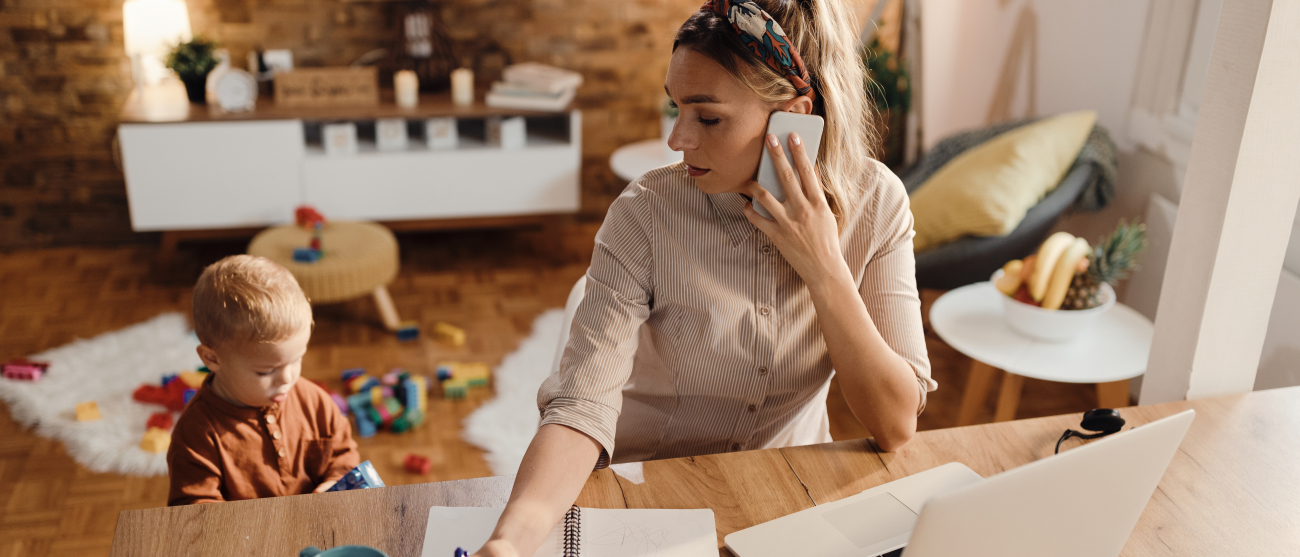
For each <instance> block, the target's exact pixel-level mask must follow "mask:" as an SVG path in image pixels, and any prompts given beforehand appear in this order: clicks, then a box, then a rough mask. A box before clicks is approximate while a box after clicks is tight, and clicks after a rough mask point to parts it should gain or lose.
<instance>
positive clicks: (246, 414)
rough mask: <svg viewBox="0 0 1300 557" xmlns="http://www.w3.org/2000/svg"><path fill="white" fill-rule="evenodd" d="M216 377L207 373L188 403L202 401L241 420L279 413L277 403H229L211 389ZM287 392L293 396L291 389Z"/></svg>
mask: <svg viewBox="0 0 1300 557" xmlns="http://www.w3.org/2000/svg"><path fill="white" fill-rule="evenodd" d="M216 377H217V373H216V372H212V373H209V374H208V376H207V377H205V378H204V379H203V386H202V387H200V388H199V390H198V392H196V393H194V398H192V399H190V404H194V403H196V402H200V401H202V402H201V403H202V404H207V405H209V406H211V407H213V408H215V409H217V410H219V411H221V412H222V413H224V414H227V415H230V416H233V417H235V418H238V419H241V420H252V421H257V420H258V419H259V418H261V417H262V416H263V415H266V414H275V415H279V414H280V405H279V404H272V405H270V406H261V407H253V406H237V405H235V404H231V403H230V401H228V400H226V399H224V398H221V395H219V394H217V392H216V391H215V390H213V388H212V381H213V380H215V379H216ZM289 392H290V395H289V396H293V394H292V393H293V390H290V391H289Z"/></svg>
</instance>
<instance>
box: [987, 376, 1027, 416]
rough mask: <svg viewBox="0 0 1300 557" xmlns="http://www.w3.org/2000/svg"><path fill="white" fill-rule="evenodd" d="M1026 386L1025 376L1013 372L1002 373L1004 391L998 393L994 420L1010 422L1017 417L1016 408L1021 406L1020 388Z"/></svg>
mask: <svg viewBox="0 0 1300 557" xmlns="http://www.w3.org/2000/svg"><path fill="white" fill-rule="evenodd" d="M1024 386H1025V378H1024V376H1021V375H1016V374H1014V373H1011V372H1006V373H1004V374H1002V391H1001V392H999V393H998V409H997V411H996V412H994V413H993V421H995V422H1009V421H1011V420H1014V419H1016V408H1017V407H1019V406H1020V389H1021V388H1023V387H1024Z"/></svg>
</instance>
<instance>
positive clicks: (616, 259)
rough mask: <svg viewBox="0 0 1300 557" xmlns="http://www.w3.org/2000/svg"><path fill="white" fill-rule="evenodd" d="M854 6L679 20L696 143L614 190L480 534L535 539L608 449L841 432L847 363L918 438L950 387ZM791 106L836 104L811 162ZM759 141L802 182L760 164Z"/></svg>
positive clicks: (756, 8) (859, 388)
mask: <svg viewBox="0 0 1300 557" xmlns="http://www.w3.org/2000/svg"><path fill="white" fill-rule="evenodd" d="M850 21H852V18H851V17H850V15H849V13H848V12H847V10H846V9H845V7H844V6H842V5H841V4H840V3H839V1H838V0H802V1H799V0H794V1H790V0H756V1H746V2H733V1H728V0H711V1H710V2H708V3H707V4H705V5H704V7H702V8H701V9H700V11H699V12H697V13H696V14H695V15H693V16H691V18H690V19H689V20H687V21H686V23H685V24H683V25H682V27H681V29H680V30H679V31H678V34H677V40H676V42H675V45H674V48H673V54H672V60H671V63H670V65H669V69H668V75H667V78H666V80H665V83H664V85H665V89H666V91H667V92H668V95H669V97H670V98H671V99H672V100H673V102H674V103H676V104H677V105H678V107H679V108H680V114H679V116H678V118H677V124H676V126H675V127H674V129H673V132H672V134H671V136H670V137H669V139H668V144H669V146H670V147H672V148H673V149H674V150H677V151H681V152H682V153H683V154H684V161H683V163H679V164H674V165H670V166H667V167H663V168H660V169H656V170H652V171H650V172H648V173H646V174H645V175H644V176H642V177H640V178H639V179H637V180H635V181H633V182H632V183H631V184H629V185H628V187H627V189H626V190H624V191H623V194H622V195H621V196H619V198H618V199H617V200H616V201H615V202H614V203H613V204H612V205H611V206H610V209H609V213H608V215H607V216H606V218H605V222H604V224H603V226H602V227H601V230H600V232H599V234H598V235H597V237H596V250H595V252H594V254H593V255H592V262H591V268H590V269H589V270H588V272H587V280H586V287H585V292H584V297H583V300H582V302H581V303H580V304H579V305H578V307H577V311H576V313H575V315H574V319H573V326H572V328H571V329H570V333H569V340H568V344H567V345H566V347H565V349H564V354H563V359H562V361H561V364H560V367H559V368H558V369H557V371H556V372H555V373H554V374H553V375H552V376H551V377H550V378H549V379H547V381H546V382H545V383H544V384H543V385H542V388H541V390H540V392H539V393H538V406H539V408H540V409H541V412H542V421H541V423H542V426H541V428H540V429H539V430H538V432H537V434H536V436H535V437H534V438H533V441H532V444H531V445H530V446H529V448H528V452H527V454H526V455H525V456H524V460H523V464H522V466H521V467H520V470H519V476H518V477H517V478H516V480H515V486H514V490H513V491H512V493H511V495H510V502H509V504H508V505H507V507H506V510H505V512H504V513H503V514H502V516H501V519H500V521H499V522H498V523H497V526H496V529H495V531H494V532H493V534H492V538H491V540H489V541H488V543H487V544H486V545H484V546H483V548H482V549H480V550H479V553H478V555H493V556H516V555H532V554H533V552H534V551H535V550H536V549H537V547H538V545H539V544H540V543H541V542H542V540H543V538H544V537H545V536H546V534H547V532H549V531H550V530H551V528H552V527H553V526H554V525H555V524H556V523H557V522H558V521H559V520H560V519H561V517H562V516H563V515H564V512H565V510H566V509H567V508H568V507H569V506H570V504H572V503H573V501H574V500H575V499H576V498H577V496H578V493H579V491H580V490H581V489H582V486H583V484H584V482H585V481H586V479H587V476H588V474H589V473H590V472H591V470H592V468H593V467H596V468H599V467H603V466H605V465H607V464H608V463H610V462H633V461H641V460H650V459H658V458H671V457H680V456H690V455H701V454H710V453H718V452H724V451H740V450H748V449H760V448H771V447H782V446H790V445H800V444H809V443H819V442H825V441H830V435H829V429H828V420H827V415H826V393H827V390H828V388H829V384H830V379H831V376H832V374H834V373H839V377H840V384H841V385H842V387H843V391H844V396H845V399H846V400H847V402H848V404H849V408H850V409H852V411H853V414H854V415H855V416H856V417H857V418H858V420H859V421H861V422H862V423H863V425H865V426H866V427H867V428H868V429H869V430H870V431H871V432H872V434H873V435H874V438H875V443H876V445H877V446H879V447H880V448H881V449H883V450H886V451H892V450H894V449H896V448H898V447H900V446H902V445H903V444H904V443H906V442H907V441H908V440H909V439H910V438H911V437H912V435H913V433H914V432H915V431H916V416H917V415H918V414H919V413H920V411H921V409H922V408H923V407H924V406H925V397H926V393H927V392H928V391H932V390H934V388H935V387H936V384H935V382H934V381H933V380H931V379H930V366H929V361H928V360H927V358H926V351H925V340H924V335H923V333H922V330H921V314H920V305H921V304H920V300H919V298H918V297H917V291H916V279H915V271H914V260H913V256H912V236H913V232H912V215H911V212H910V211H909V209H908V201H907V194H906V192H905V191H904V189H903V185H902V183H901V182H899V180H898V178H897V177H895V176H894V175H893V174H892V173H891V172H890V171H889V170H888V169H887V168H885V167H884V166H883V165H882V164H880V163H878V162H876V161H874V160H872V159H871V158H870V154H871V153H870V146H871V145H872V144H873V143H874V139H875V136H874V133H873V131H872V129H871V125H870V122H871V118H870V114H869V113H868V104H867V99H866V98H865V94H864V92H863V83H864V82H863V79H864V76H863V69H862V66H861V63H860V62H859V59H858V55H857V48H856V42H855V34H854V32H853V31H854V29H853V28H852V26H851V24H850V23H849V22H850ZM775 111H789V112H798V113H803V114H808V113H812V114H817V115H820V116H822V117H823V118H824V119H825V122H826V127H825V132H824V136H823V139H822V143H821V146H822V148H821V151H820V153H818V155H817V160H816V161H815V162H814V161H810V160H808V157H807V155H806V153H805V152H804V150H803V146H802V141H801V140H800V138H798V137H797V136H795V135H793V134H792V136H791V137H790V138H789V139H790V143H791V151H792V152H793V158H794V160H793V161H787V160H786V159H785V157H784V155H783V153H782V151H781V149H780V147H779V146H777V143H776V138H775V137H774V136H768V135H765V132H766V128H767V121H768V117H769V116H770V115H771V114H772V113H773V112H775ZM763 149H768V150H769V151H770V152H771V153H772V155H773V158H774V159H775V161H776V164H777V168H778V174H780V175H781V177H782V183H783V184H784V187H785V189H786V192H787V199H786V201H785V202H784V203H780V202H777V201H776V200H775V198H773V197H772V195H771V194H770V193H768V192H767V191H765V190H763V189H762V188H761V187H759V186H758V184H757V183H756V182H754V181H753V178H754V176H755V174H756V171H757V168H758V163H759V158H760V155H761V153H762V150H763ZM753 200H757V201H760V202H762V203H763V205H764V206H765V207H767V208H769V209H770V210H771V213H772V215H773V217H774V218H773V219H772V220H768V219H766V218H764V217H762V216H760V215H759V214H758V213H756V212H755V211H754V208H753ZM755 479H756V480H761V478H755Z"/></svg>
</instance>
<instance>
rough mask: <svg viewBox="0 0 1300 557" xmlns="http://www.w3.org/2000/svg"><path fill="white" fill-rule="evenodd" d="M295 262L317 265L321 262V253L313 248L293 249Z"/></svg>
mask: <svg viewBox="0 0 1300 557" xmlns="http://www.w3.org/2000/svg"><path fill="white" fill-rule="evenodd" d="M293 260H294V261H297V262H298V263H315V262H317V261H319V260H320V251H318V250H314V249H311V248H293Z"/></svg>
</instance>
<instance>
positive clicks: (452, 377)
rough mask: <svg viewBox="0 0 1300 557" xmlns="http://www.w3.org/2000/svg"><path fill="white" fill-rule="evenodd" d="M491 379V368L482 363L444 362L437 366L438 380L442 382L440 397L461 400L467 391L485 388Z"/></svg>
mask: <svg viewBox="0 0 1300 557" xmlns="http://www.w3.org/2000/svg"><path fill="white" fill-rule="evenodd" d="M491 377H492V368H490V367H488V365H487V364H485V363H482V362H473V363H461V362H444V363H442V364H439V365H438V380H439V381H441V382H442V396H443V397H445V398H449V399H453V400H455V399H462V398H465V397H466V396H467V395H468V394H469V389H471V388H477V387H486V386H488V383H489V381H490V379H491Z"/></svg>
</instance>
